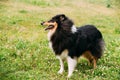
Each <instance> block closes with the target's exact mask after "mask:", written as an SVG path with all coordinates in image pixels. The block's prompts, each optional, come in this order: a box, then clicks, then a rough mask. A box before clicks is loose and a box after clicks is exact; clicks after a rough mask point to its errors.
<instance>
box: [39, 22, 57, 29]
mask: <svg viewBox="0 0 120 80" xmlns="http://www.w3.org/2000/svg"><path fill="white" fill-rule="evenodd" d="M41 25H43V26H48V27H47V28H45V30H51V29H53V28H54V27H55V26H57V23H56V22H51V21H48V22H42V23H41Z"/></svg>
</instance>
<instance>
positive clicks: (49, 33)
mask: <svg viewBox="0 0 120 80" xmlns="http://www.w3.org/2000/svg"><path fill="white" fill-rule="evenodd" d="M53 34H54V32H53V31H52V30H50V31H49V32H48V34H47V37H48V40H49V47H50V48H51V49H52V50H53V48H52V42H51V41H50V40H51V37H52V35H53Z"/></svg>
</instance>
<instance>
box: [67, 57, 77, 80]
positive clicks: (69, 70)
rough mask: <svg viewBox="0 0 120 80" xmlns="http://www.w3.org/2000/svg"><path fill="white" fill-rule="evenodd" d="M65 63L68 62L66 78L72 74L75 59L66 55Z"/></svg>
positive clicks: (75, 62)
mask: <svg viewBox="0 0 120 80" xmlns="http://www.w3.org/2000/svg"><path fill="white" fill-rule="evenodd" d="M67 63H68V76H67V77H68V78H69V77H71V76H72V73H73V71H74V69H75V67H76V64H77V59H76V58H71V57H70V56H68V58H67Z"/></svg>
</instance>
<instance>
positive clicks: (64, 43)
mask: <svg viewBox="0 0 120 80" xmlns="http://www.w3.org/2000/svg"><path fill="white" fill-rule="evenodd" d="M41 25H44V26H47V28H45V30H48V35H47V36H48V40H49V46H50V48H51V49H52V50H53V52H54V53H55V55H56V56H57V58H58V59H59V61H60V70H59V71H58V73H60V74H62V73H63V71H64V60H67V63H68V77H70V76H71V75H72V73H73V71H74V69H75V67H76V64H77V59H78V58H79V57H80V56H84V57H85V58H86V59H88V62H89V64H92V65H93V68H96V63H97V61H98V59H99V58H100V57H101V56H102V53H103V50H104V40H103V37H102V34H101V32H100V31H99V30H98V29H97V28H96V27H95V26H93V25H85V26H81V27H75V25H74V23H73V21H72V20H70V19H69V18H68V17H67V16H66V15H64V14H59V15H56V16H54V17H52V18H51V19H50V20H49V21H46V22H42V23H41Z"/></svg>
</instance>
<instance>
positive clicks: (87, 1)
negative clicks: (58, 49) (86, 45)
mask: <svg viewBox="0 0 120 80" xmlns="http://www.w3.org/2000/svg"><path fill="white" fill-rule="evenodd" d="M61 13H62V14H65V15H67V16H68V17H69V18H70V19H72V20H73V21H74V23H75V25H76V26H77V27H80V26H82V25H85V24H92V25H95V26H96V27H97V28H98V29H99V30H100V31H101V32H102V34H103V37H104V39H105V42H106V49H105V52H104V55H103V57H102V58H101V59H100V60H99V61H98V67H97V69H95V70H94V71H93V69H92V68H91V67H90V66H88V65H87V61H86V60H84V59H81V60H80V61H79V64H78V67H77V68H78V70H76V71H75V72H74V74H73V77H72V78H71V79H70V80H120V76H119V75H120V55H119V53H120V0H0V80H66V76H67V64H65V72H64V75H58V74H57V71H58V70H59V61H58V60H57V59H56V58H55V56H54V53H53V52H52V51H51V50H50V49H49V47H48V40H47V36H46V34H47V32H46V31H44V27H43V26H41V25H40V23H41V22H42V21H46V20H49V19H50V18H51V17H52V16H55V15H56V14H61Z"/></svg>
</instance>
